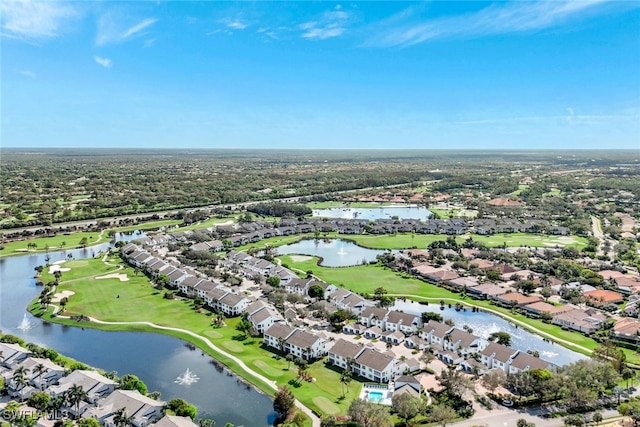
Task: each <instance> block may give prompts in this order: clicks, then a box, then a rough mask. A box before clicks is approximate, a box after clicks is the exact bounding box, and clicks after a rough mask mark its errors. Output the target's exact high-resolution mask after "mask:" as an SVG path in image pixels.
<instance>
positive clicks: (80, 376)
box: [47, 369, 118, 416]
mask: <svg viewBox="0 0 640 427" xmlns="http://www.w3.org/2000/svg"><path fill="white" fill-rule="evenodd" d="M74 384H75V385H78V386H80V387H82V389H83V390H84V391H85V392H86V393H87V398H86V399H85V401H84V402H82V403H81V404H80V406H79V408H78V413H76V408H75V406H72V405H68V406H67V407H66V409H67V411H69V412H70V413H71V414H72V415H74V416H78V415H81V414H82V413H83V412H84V411H86V410H87V409H89V407H91V406H93V405H95V404H96V402H97V401H98V400H99V399H102V398H104V397H106V396H108V395H110V394H111V393H113V391H114V390H115V389H116V386H117V385H118V383H117V382H115V381H113V380H111V379H109V378H107V377H105V376H103V375H100V374H99V373H97V372H96V371H88V370H82V369H79V370H76V371H73V372H71V373H70V374H69V375H67V376H66V377H63V378H61V379H60V381H58V384H56V385H52V386H51V387H49V388H48V389H47V390H48V392H49V394H50V395H51V397H53V398H55V397H58V396H60V395H62V394H63V393H64V392H66V391H67V390H69V389H70V388H71V387H72V386H73V385H74Z"/></svg>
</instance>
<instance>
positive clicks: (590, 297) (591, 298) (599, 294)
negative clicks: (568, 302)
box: [582, 289, 624, 307]
mask: <svg viewBox="0 0 640 427" xmlns="http://www.w3.org/2000/svg"><path fill="white" fill-rule="evenodd" d="M582 295H584V297H585V298H586V299H587V303H589V304H591V305H594V306H596V307H599V306H603V305H607V304H620V303H621V302H623V301H624V296H623V295H622V294H621V293H619V292H615V291H610V290H608V289H596V290H594V291H590V292H584V293H583V294H582Z"/></svg>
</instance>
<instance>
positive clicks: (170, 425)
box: [153, 415, 198, 427]
mask: <svg viewBox="0 0 640 427" xmlns="http://www.w3.org/2000/svg"><path fill="white" fill-rule="evenodd" d="M153 427H198V424H196V423H194V422H193V421H192V420H191V418H189V417H178V416H175V415H165V416H164V417H162V418H161V419H160V421H158V422H157V423H155V424H153Z"/></svg>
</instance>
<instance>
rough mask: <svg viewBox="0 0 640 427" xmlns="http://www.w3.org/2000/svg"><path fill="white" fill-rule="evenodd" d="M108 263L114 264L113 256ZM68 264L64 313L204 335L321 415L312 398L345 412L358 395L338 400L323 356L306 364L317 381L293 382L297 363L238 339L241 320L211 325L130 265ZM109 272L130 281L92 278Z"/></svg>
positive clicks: (334, 377)
mask: <svg viewBox="0 0 640 427" xmlns="http://www.w3.org/2000/svg"><path fill="white" fill-rule="evenodd" d="M112 261H113V262H115V261H117V259H114V260H112ZM66 265H68V266H69V267H70V268H71V269H72V270H71V271H69V272H65V273H63V276H62V278H61V282H60V285H59V287H58V289H57V290H58V291H63V290H70V291H73V292H75V294H74V295H72V296H71V297H69V302H68V304H67V306H66V310H65V312H64V315H67V316H71V315H80V314H83V315H87V316H90V317H95V318H97V319H100V320H103V321H112V322H144V321H146V322H152V323H155V324H157V325H162V326H169V327H174V328H179V329H185V330H189V331H191V332H194V333H196V334H198V335H200V336H203V337H206V338H208V339H209V340H210V341H212V342H213V343H214V344H215V345H216V346H218V347H220V348H221V349H223V350H224V351H227V352H229V353H231V354H233V355H235V356H237V357H240V358H242V360H244V361H245V363H247V364H248V365H249V366H250V367H251V369H252V370H254V371H256V372H257V373H259V374H262V375H264V376H265V377H267V378H270V379H272V380H274V381H276V382H277V383H278V384H290V383H291V384H292V385H291V388H292V389H293V390H294V393H295V395H296V397H297V398H298V399H299V400H300V401H301V402H303V403H304V404H305V405H306V406H308V407H310V408H311V409H314V410H315V411H317V412H319V413H322V412H323V410H322V408H320V406H319V405H318V404H317V403H316V402H314V398H315V400H316V401H317V402H320V404H321V405H323V406H327V402H333V405H335V406H336V407H337V408H338V410H337V411H338V412H337V413H340V414H344V413H346V410H347V407H348V404H349V402H350V401H351V400H352V399H354V398H356V397H357V393H358V391H359V387H358V386H357V383H356V382H355V381H354V382H352V384H351V386H350V392H349V393H348V395H347V398H346V399H344V400H342V399H339V397H340V396H341V391H340V388H339V387H336V384H339V379H340V374H339V373H337V372H334V371H332V370H330V369H327V368H325V367H324V362H323V360H319V361H317V362H315V363H313V364H311V365H310V366H309V372H310V374H311V375H312V376H313V377H314V378H315V379H316V381H315V382H302V383H300V384H299V383H297V382H295V381H294V380H295V378H296V376H297V370H296V368H295V365H293V364H291V368H290V369H288V365H289V363H288V362H287V361H286V360H285V359H284V357H281V356H278V355H276V354H275V353H273V352H271V351H269V350H266V349H264V348H262V346H261V340H260V339H258V338H255V339H254V338H246V339H242V338H241V337H240V334H239V332H238V331H237V330H236V328H235V327H236V325H237V323H238V322H239V318H231V319H226V323H227V325H226V326H224V327H221V328H213V327H212V326H211V317H210V316H211V313H210V312H208V311H206V310H202V311H201V312H196V311H195V310H194V308H193V301H192V300H190V299H182V298H179V297H177V298H176V299H173V300H170V299H166V298H164V297H163V295H164V293H165V291H158V290H156V289H155V288H153V287H152V286H151V284H150V283H149V281H148V279H147V278H146V277H145V276H143V275H142V274H140V275H139V276H135V274H134V270H133V269H132V268H130V267H125V268H123V269H121V270H116V268H114V267H113V266H105V265H104V264H102V261H101V260H99V259H90V260H79V261H71V262H67V263H65V264H63V266H66ZM113 272H115V273H122V274H127V275H128V277H129V278H130V280H129V281H127V282H121V281H119V280H118V279H101V280H96V279H95V276H102V275H104V274H108V273H113ZM42 278H43V280H45V281H47V280H52V279H53V276H51V275H49V274H48V273H44V274H43V276H42ZM30 309H31V311H32V312H33V313H34V314H36V315H42V316H43V317H44V318H46V319H49V320H51V321H54V322H59V323H64V324H71V325H75V326H78V322H76V321H72V320H69V319H62V318H60V317H51V311H52V309H51V308H49V310H48V311H47V313H43V312H42V309H41V308H40V306H39V304H38V303H37V302H35V301H34V302H33V303H32V305H31V306H30ZM82 326H86V327H97V328H99V329H107V330H136V331H154V332H158V330H155V329H152V328H151V327H149V326H146V325H100V324H96V323H82ZM162 332H163V333H167V334H170V335H173V336H177V337H179V338H182V339H185V340H187V341H190V342H193V343H194V344H196V345H198V346H199V347H201V348H202V349H203V350H204V351H207V353H209V354H210V355H212V356H213V357H215V358H216V359H218V360H219V361H221V362H222V363H224V364H225V365H227V366H228V367H229V368H230V369H233V370H234V371H235V372H237V373H239V374H240V375H241V376H243V377H244V378H245V379H247V380H248V381H250V382H252V383H254V384H255V385H257V386H258V387H260V388H261V389H262V390H264V391H265V392H267V393H269V394H273V390H272V389H270V388H269V387H268V386H267V385H266V384H263V383H261V382H260V381H258V380H257V379H255V378H253V377H252V376H250V375H248V374H247V373H246V372H243V370H242V368H240V367H239V366H237V365H236V363H234V362H233V361H231V360H230V359H228V358H227V357H225V356H223V355H222V354H219V353H217V352H216V351H215V350H212V349H210V348H209V347H207V346H206V345H203V343H202V342H201V341H200V340H198V339H195V338H193V337H190V336H188V335H186V334H183V333H180V332H173V331H162ZM318 398H320V399H318Z"/></svg>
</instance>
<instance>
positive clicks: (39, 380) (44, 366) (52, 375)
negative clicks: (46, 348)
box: [14, 357, 65, 390]
mask: <svg viewBox="0 0 640 427" xmlns="http://www.w3.org/2000/svg"><path fill="white" fill-rule="evenodd" d="M20 366H23V367H24V368H25V369H26V371H27V379H28V381H29V384H30V385H31V386H32V387H34V388H36V389H38V390H44V389H45V388H47V387H49V386H50V385H51V384H53V383H55V382H57V381H58V380H59V379H60V378H62V377H63V376H64V373H65V369H64V368H63V367H62V366H60V365H57V364H55V363H53V362H52V361H51V360H49V359H45V358H40V357H27V358H26V359H25V360H24V361H22V362H21V363H20V364H19V365H18V366H17V367H16V369H18V368H19V367H20ZM14 371H15V369H14Z"/></svg>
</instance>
